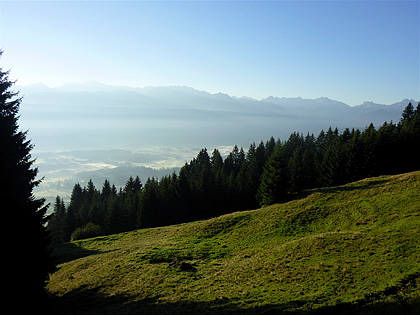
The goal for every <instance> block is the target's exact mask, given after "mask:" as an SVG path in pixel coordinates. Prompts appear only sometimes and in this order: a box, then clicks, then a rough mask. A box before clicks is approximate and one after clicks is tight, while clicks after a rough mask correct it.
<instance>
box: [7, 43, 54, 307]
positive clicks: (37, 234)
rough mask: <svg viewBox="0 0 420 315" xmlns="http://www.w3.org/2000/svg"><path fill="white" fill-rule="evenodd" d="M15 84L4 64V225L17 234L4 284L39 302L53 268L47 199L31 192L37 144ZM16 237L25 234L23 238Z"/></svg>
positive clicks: (9, 251)
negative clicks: (26, 128)
mask: <svg viewBox="0 0 420 315" xmlns="http://www.w3.org/2000/svg"><path fill="white" fill-rule="evenodd" d="M1 54H2V51H0V56H1ZM13 84H14V82H12V81H10V80H9V77H8V71H3V69H2V68H0V176H1V177H0V178H1V180H0V199H1V202H2V210H4V211H3V218H2V219H3V223H4V225H6V224H7V225H11V224H13V225H14V226H15V232H16V233H15V234H14V235H13V237H12V236H11V237H10V238H9V241H8V242H7V244H10V246H9V245H7V246H8V247H10V248H6V249H5V253H7V255H8V257H9V259H5V260H4V262H5V263H6V266H4V268H5V270H7V274H9V275H12V276H13V279H12V281H11V282H10V283H7V282H6V283H7V284H6V287H7V290H8V291H9V292H19V293H16V294H18V295H19V299H21V300H22V301H25V302H27V301H34V298H38V300H37V301H38V302H39V301H40V300H39V297H40V296H41V295H43V292H44V286H45V284H46V280H47V278H48V273H49V272H51V271H52V270H53V268H54V266H53V260H52V258H51V253H50V249H49V244H50V240H49V235H48V232H47V228H46V226H45V224H46V222H47V220H48V217H47V216H46V211H47V208H48V206H47V205H45V200H44V199H36V198H35V197H34V195H33V189H34V188H35V187H36V186H38V185H39V183H40V180H37V179H36V176H37V174H38V169H37V168H35V167H33V163H34V160H33V159H32V157H31V150H32V148H33V145H32V144H31V142H30V140H27V138H26V137H27V132H23V131H20V130H19V126H18V118H19V116H18V111H19V106H20V104H21V101H22V99H21V98H19V97H18V94H17V93H16V92H13V91H11V88H12V86H13ZM18 236H21V237H22V239H21V240H20V242H19V241H18ZM28 259H29V260H28ZM15 285H16V286H17V287H15ZM5 307H7V306H5ZM35 307H36V305H32V311H36V310H35Z"/></svg>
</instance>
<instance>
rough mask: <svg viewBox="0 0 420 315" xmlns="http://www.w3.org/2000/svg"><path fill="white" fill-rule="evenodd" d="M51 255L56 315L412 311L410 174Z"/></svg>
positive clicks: (417, 212)
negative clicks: (55, 257)
mask: <svg viewBox="0 0 420 315" xmlns="http://www.w3.org/2000/svg"><path fill="white" fill-rule="evenodd" d="M60 259H62V261H63V263H62V264H61V265H60V266H59V270H58V271H57V272H55V273H54V274H52V275H51V279H50V281H49V284H48V290H49V291H50V292H51V293H52V294H53V296H55V298H54V301H53V307H54V309H55V311H56V313H57V314H60V313H61V314H72V313H73V312H74V314H196V313H225V312H230V313H238V314H239V313H240V314H244V313H245V314H254V313H255V314H261V313H264V314H277V313H281V312H284V313H289V312H299V313H312V312H313V311H317V312H322V313H326V312H328V311H330V312H332V313H337V312H339V313H348V314H353V313H361V312H362V313H367V314H370V313H375V314H376V313H378V314H379V313H380V314H383V313H389V314H392V313H394V312H402V313H404V314H406V313H412V314H417V312H418V311H419V309H420V172H412V173H407V174H401V175H396V176H382V177H376V178H369V179H365V180H362V181H358V182H355V183H351V184H348V185H344V186H339V187H332V188H323V189H317V190H311V191H309V192H307V194H306V196H302V197H301V199H298V200H295V201H291V202H288V203H284V204H276V205H273V206H270V207H266V208H262V209H258V210H253V211H245V212H238V213H233V214H229V215H224V216H221V217H218V218H213V219H210V220H205V221H197V222H192V223H185V224H179V225H173V226H167V227H160V228H152V229H143V230H137V231H133V232H129V233H122V234H116V235H111V236H105V237H98V238H93V239H88V240H82V241H77V242H73V243H70V244H66V245H65V246H64V247H63V248H62V250H61V252H60ZM64 261H66V262H64Z"/></svg>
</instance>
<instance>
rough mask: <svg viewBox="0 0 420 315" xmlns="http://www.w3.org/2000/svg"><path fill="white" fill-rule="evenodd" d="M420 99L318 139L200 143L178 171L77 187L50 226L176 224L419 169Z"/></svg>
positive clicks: (69, 234) (58, 232)
mask: <svg viewBox="0 0 420 315" xmlns="http://www.w3.org/2000/svg"><path fill="white" fill-rule="evenodd" d="M419 143H420V103H419V104H418V105H417V108H416V109H415V108H414V107H413V105H412V104H411V103H410V104H408V105H407V107H406V108H405V109H404V111H403V113H402V117H401V120H400V121H399V122H398V123H393V122H385V123H384V124H383V125H382V126H381V127H379V128H378V129H376V128H375V127H374V126H373V124H370V125H369V126H368V127H367V128H365V129H364V130H362V131H361V130H359V129H352V130H350V129H345V130H343V131H342V132H339V131H338V129H337V128H336V129H334V130H333V129H332V128H331V127H330V128H329V129H328V130H327V131H324V130H322V131H321V132H320V133H319V135H318V137H315V136H314V135H313V134H312V135H310V134H307V135H306V136H304V135H302V134H300V133H296V132H295V133H292V134H291V135H290V137H289V138H288V140H286V141H281V140H275V139H274V138H273V137H271V138H270V139H269V140H268V141H266V142H265V143H264V142H260V143H259V144H258V145H256V144H255V143H252V144H251V145H250V147H249V149H248V151H247V152H246V153H245V151H244V150H243V149H242V148H240V149H239V148H238V146H235V147H234V148H233V150H232V152H231V153H230V154H229V155H228V156H227V157H226V158H225V159H223V158H222V156H221V154H220V152H219V151H218V150H217V149H215V150H214V151H213V152H212V153H211V155H209V153H208V152H207V149H205V148H204V149H202V150H201V151H200V152H199V153H198V155H197V157H196V158H194V159H193V160H191V161H190V162H189V163H186V164H185V165H184V166H183V167H182V168H181V170H180V172H179V174H175V173H173V174H172V175H170V176H165V177H163V178H162V179H161V180H157V179H155V178H148V179H147V181H146V182H145V183H144V185H143V184H142V183H141V181H140V179H139V178H138V177H136V178H132V177H130V178H129V180H128V181H127V183H126V185H125V187H124V188H120V189H119V190H117V189H116V187H115V185H111V183H110V182H109V181H108V180H105V182H104V184H103V186H102V188H101V189H97V188H96V187H95V186H94V184H93V182H92V181H89V183H88V185H87V187H81V186H80V184H76V185H74V188H73V191H72V195H71V200H70V203H69V205H68V206H67V207H66V206H65V205H64V202H63V200H62V199H61V198H60V197H59V196H57V198H56V202H55V205H54V213H53V214H52V216H51V218H50V221H49V224H48V228H49V230H50V231H51V233H52V236H53V239H54V240H55V242H58V243H60V242H65V241H69V240H71V239H73V240H75V239H80V238H86V237H92V236H97V235H103V234H112V233H119V232H124V231H130V230H133V229H137V228H147V227H156V226H164V225H170V224H176V223H181V222H187V221H192V220H197V219H204V218H209V217H213V216H217V215H221V214H224V213H229V212H232V211H239V210H246V209H253V208H256V207H258V206H265V205H270V204H273V203H276V202H280V201H285V200H288V199H290V198H292V197H293V196H296V194H298V193H300V192H301V191H302V190H304V189H309V188H315V187H323V186H335V185H341V184H344V183H348V182H351V181H356V180H359V179H362V178H365V177H371V176H378V175H384V174H397V173H401V172H408V171H413V170H418V169H420V167H419V166H420V159H419V157H418V155H417V153H416V152H415V147H416V145H418V144H419Z"/></svg>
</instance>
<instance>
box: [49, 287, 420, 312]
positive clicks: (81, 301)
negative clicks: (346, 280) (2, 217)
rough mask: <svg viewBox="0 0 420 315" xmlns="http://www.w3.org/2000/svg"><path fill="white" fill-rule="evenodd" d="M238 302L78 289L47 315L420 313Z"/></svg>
mask: <svg viewBox="0 0 420 315" xmlns="http://www.w3.org/2000/svg"><path fill="white" fill-rule="evenodd" d="M238 302H239V301H237V300H234V299H228V298H221V299H218V300H216V301H213V302H190V301H184V302H175V303H165V302H162V301H159V300H158V297H157V298H152V299H143V300H138V301H135V300H134V298H133V297H131V296H124V295H113V296H107V295H104V294H103V293H101V292H100V288H95V289H89V288H85V287H82V288H79V289H77V290H74V291H72V292H70V293H68V294H66V295H64V296H63V297H54V296H51V297H50V299H49V305H48V308H46V309H45V312H44V314H56V315H76V314H77V315H93V314H95V315H99V314H101V315H106V314H109V315H111V314H121V315H131V314H136V315H138V314H145V315H146V314H147V315H149V314H150V315H153V314H159V315H169V314H170V315H178V314H179V315H181V314H182V315H184V314H185V315H187V314H200V315H204V314H214V315H217V314H238V315H239V314H244V315H254V314H265V315H277V314H278V315H281V314H284V315H291V314H302V315H310V314H344V315H350V314H360V315H361V314H366V315H373V314H375V315H376V314H378V315H379V314H381V315H382V314H383V315H391V314H404V315H417V314H419V310H420V299H419V298H418V299H417V300H415V301H413V302H411V303H406V302H403V301H401V302H400V303H395V302H393V303H383V302H381V303H376V304H367V302H366V301H362V302H361V303H358V304H350V303H343V304H339V305H336V306H333V307H322V308H318V309H316V310H305V311H291V310H293V309H296V308H299V307H301V306H303V305H310V302H309V301H304V300H300V301H295V302H288V303H283V304H271V305H264V306H257V307H254V308H251V309H243V308H241V306H240V305H238V304H236V303H238Z"/></svg>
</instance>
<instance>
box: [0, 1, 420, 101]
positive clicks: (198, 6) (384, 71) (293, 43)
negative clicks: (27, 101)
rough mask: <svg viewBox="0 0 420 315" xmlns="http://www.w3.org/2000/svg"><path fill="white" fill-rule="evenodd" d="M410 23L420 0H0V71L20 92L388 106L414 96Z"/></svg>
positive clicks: (419, 67) (415, 61) (416, 41)
mask: <svg viewBox="0 0 420 315" xmlns="http://www.w3.org/2000/svg"><path fill="white" fill-rule="evenodd" d="M419 21H420V5H419V1H410V2H408V1H398V2H390V1H386V2H378V1H369V2H368V1H366V2H364V1H330V2H313V1H305V2H282V1H278V2H261V1H258V2H237V1H235V2H136V1H132V2H85V1H82V2H1V1H0V48H1V49H3V50H4V54H3V57H2V59H1V61H0V64H1V67H3V68H7V69H11V71H12V72H11V76H12V78H15V79H18V84H31V83H35V82H43V83H45V84H47V85H50V86H57V85H61V84H63V83H66V82H84V81H100V82H103V83H108V84H118V85H130V86H150V85H151V86H163V85H187V86H191V87H194V88H197V89H202V90H206V91H209V92H225V93H228V94H231V95H236V96H243V95H246V96H251V97H256V98H263V97H267V96H269V95H275V96H286V97H295V96H301V97H307V98H314V97H320V96H328V97H330V98H334V99H337V100H341V101H344V102H347V103H349V104H351V105H356V104H360V103H361V102H363V101H366V100H372V101H375V102H378V103H388V104H389V103H393V102H396V101H398V100H401V99H402V98H415V99H420V61H419V60H420V24H419V23H420V22H419Z"/></svg>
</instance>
